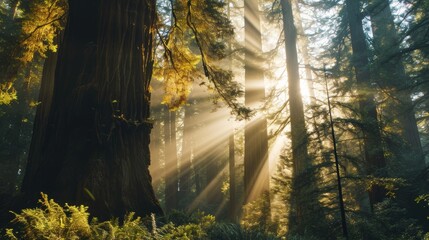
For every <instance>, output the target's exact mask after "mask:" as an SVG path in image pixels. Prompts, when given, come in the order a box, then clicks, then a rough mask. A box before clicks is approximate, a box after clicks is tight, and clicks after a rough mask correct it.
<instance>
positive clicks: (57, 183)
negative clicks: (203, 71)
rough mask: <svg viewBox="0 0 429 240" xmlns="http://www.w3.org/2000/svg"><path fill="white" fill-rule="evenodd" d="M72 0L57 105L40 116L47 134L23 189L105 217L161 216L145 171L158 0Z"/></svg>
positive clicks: (61, 53)
mask: <svg viewBox="0 0 429 240" xmlns="http://www.w3.org/2000/svg"><path fill="white" fill-rule="evenodd" d="M68 3H69V15H68V21H67V26H66V28H65V33H64V38H63V41H62V44H61V46H60V50H59V55H58V61H57V66H56V70H55V80H54V89H53V96H52V101H51V102H52V104H51V107H50V109H49V114H48V115H47V119H45V118H44V115H43V114H41V113H39V114H38V115H37V116H36V118H37V119H39V120H38V121H41V123H40V126H42V127H43V128H44V129H41V130H40V131H42V132H43V135H44V137H43V140H42V141H41V142H34V141H36V139H33V142H34V143H32V145H33V146H32V152H30V157H29V159H28V162H29V164H28V166H27V171H26V175H25V177H24V182H23V188H22V189H23V191H24V193H26V195H27V197H28V198H30V199H32V198H35V197H38V194H39V193H40V192H45V193H47V194H48V195H49V196H50V197H53V198H55V199H57V200H58V201H60V202H67V203H71V204H85V205H88V206H89V211H90V212H91V213H92V214H93V215H94V216H97V217H99V218H101V219H108V218H111V217H112V216H118V217H122V216H124V214H125V213H126V212H130V211H133V212H136V213H137V214H138V215H146V214H150V213H161V212H162V210H161V209H160V207H159V204H158V201H157V200H156V198H155V195H154V192H153V189H152V186H151V176H150V174H149V171H148V166H149V164H150V154H149V135H150V131H151V128H152V126H151V123H150V121H148V118H149V101H150V93H149V89H148V88H149V83H150V80H151V75H152V67H153V49H152V46H153V26H154V23H155V20H156V17H155V1H153V0H108V1H100V0H96V1H90V2H88V1H84V0H69V1H68ZM45 117H46V116H45ZM45 123H46V124H45Z"/></svg>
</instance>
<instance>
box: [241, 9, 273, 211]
mask: <svg viewBox="0 0 429 240" xmlns="http://www.w3.org/2000/svg"><path fill="white" fill-rule="evenodd" d="M244 18H245V20H244V32H245V47H246V49H245V66H244V68H245V88H246V91H245V104H246V106H247V107H250V108H253V109H256V108H258V107H259V105H260V104H261V103H262V102H263V101H264V99H265V87H264V86H265V84H264V71H263V69H262V67H261V66H262V65H263V59H262V58H261V56H260V54H261V52H262V39H261V30H260V16H259V8H258V0H250V1H245V4H244ZM244 135H245V137H244V139H245V140H244V142H245V147H244V149H245V150H244V189H245V202H246V203H248V202H250V201H253V200H256V199H257V198H259V197H261V196H263V195H262V194H263V193H264V192H266V191H269V169H268V138H267V120H266V118H265V116H263V115H262V114H257V115H256V116H254V117H253V118H252V119H251V120H249V121H247V122H246V127H245V132H244Z"/></svg>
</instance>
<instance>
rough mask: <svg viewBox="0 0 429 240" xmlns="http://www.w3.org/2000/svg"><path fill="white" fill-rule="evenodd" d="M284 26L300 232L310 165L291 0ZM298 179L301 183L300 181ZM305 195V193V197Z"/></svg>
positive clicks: (295, 215) (294, 201)
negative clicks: (304, 187)
mask: <svg viewBox="0 0 429 240" xmlns="http://www.w3.org/2000/svg"><path fill="white" fill-rule="evenodd" d="M281 6H282V15H283V29H284V34H285V44H286V67H287V76H288V89H289V108H290V120H291V141H292V160H293V179H294V180H293V182H294V184H293V185H294V187H293V188H294V190H293V193H292V194H293V195H294V196H292V208H293V209H295V211H294V213H293V215H292V216H293V217H292V221H291V224H295V225H296V226H295V228H296V229H297V231H298V233H301V234H302V233H303V232H304V229H305V226H304V223H305V222H306V221H307V220H308V217H310V216H307V215H308V214H306V213H305V211H306V210H308V207H309V206H307V204H306V202H308V201H306V200H304V199H305V197H306V196H304V195H305V194H304V192H303V189H301V187H299V186H301V185H302V184H303V183H302V181H303V180H304V178H303V176H304V174H305V172H306V170H307V169H308V168H309V167H310V166H311V163H310V159H309V156H308V152H307V151H308V150H307V141H308V139H307V129H306V126H305V118H304V106H303V102H302V97H301V87H300V77H299V66H298V54H297V48H296V44H297V41H296V39H297V32H296V28H295V25H294V18H293V13H292V5H291V1H290V0H281ZM300 182H301V183H300ZM307 198H308V196H307Z"/></svg>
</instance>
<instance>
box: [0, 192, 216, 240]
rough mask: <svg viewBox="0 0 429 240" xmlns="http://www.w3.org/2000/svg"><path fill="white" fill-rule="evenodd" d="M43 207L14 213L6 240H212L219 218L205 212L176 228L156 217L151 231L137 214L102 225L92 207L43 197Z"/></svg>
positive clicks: (6, 233)
mask: <svg viewBox="0 0 429 240" xmlns="http://www.w3.org/2000/svg"><path fill="white" fill-rule="evenodd" d="M39 204H40V207H38V208H31V209H23V210H22V211H21V213H14V214H15V218H14V220H13V221H12V223H13V224H14V228H13V229H6V230H5V233H4V235H3V236H4V237H5V238H6V239H10V240H18V239H19V240H21V239H23V240H26V239H28V240H30V239H31V240H33V239H46V240H51V239H55V240H60V239H64V240H75V239H76V240H77V239H83V240H85V239H88V240H93V239H94V240H95V239H105V240H114V239H129V240H132V239H136V240H137V239H139V240H140V239H143V240H144V239H147V240H149V239H150V240H152V239H160V240H170V239H171V240H173V239H184V240H186V239H196V240H198V239H209V236H208V235H207V232H208V229H209V228H211V227H212V226H213V225H214V224H215V218H214V217H213V216H211V215H204V214H202V213H200V214H198V215H197V216H194V217H193V222H192V223H187V224H183V225H179V226H176V225H175V224H174V223H172V222H170V223H168V224H165V225H164V226H162V227H159V228H158V227H157V223H156V220H155V216H154V215H152V219H151V220H152V222H151V223H152V224H151V229H149V228H148V227H147V225H145V222H144V221H143V220H142V219H141V218H140V217H136V216H135V214H134V213H129V214H128V215H126V216H125V218H124V220H123V223H119V221H118V220H117V219H113V220H110V221H105V222H98V221H97V219H96V218H94V219H93V220H92V221H91V222H89V220H88V219H89V213H88V212H87V210H88V207H85V206H73V205H68V204H65V206H61V205H59V204H58V203H56V202H55V201H54V200H52V199H49V198H48V196H47V195H46V194H42V198H41V199H40V200H39Z"/></svg>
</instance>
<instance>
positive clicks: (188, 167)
mask: <svg viewBox="0 0 429 240" xmlns="http://www.w3.org/2000/svg"><path fill="white" fill-rule="evenodd" d="M190 99H191V101H189V105H188V106H185V119H184V123H183V125H184V128H183V142H182V159H181V162H180V201H181V203H182V204H181V206H180V208H182V209H187V208H188V205H189V201H190V200H191V186H192V184H191V177H192V170H193V166H192V153H193V143H194V139H193V130H194V121H193V119H194V106H193V103H192V98H190Z"/></svg>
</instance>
